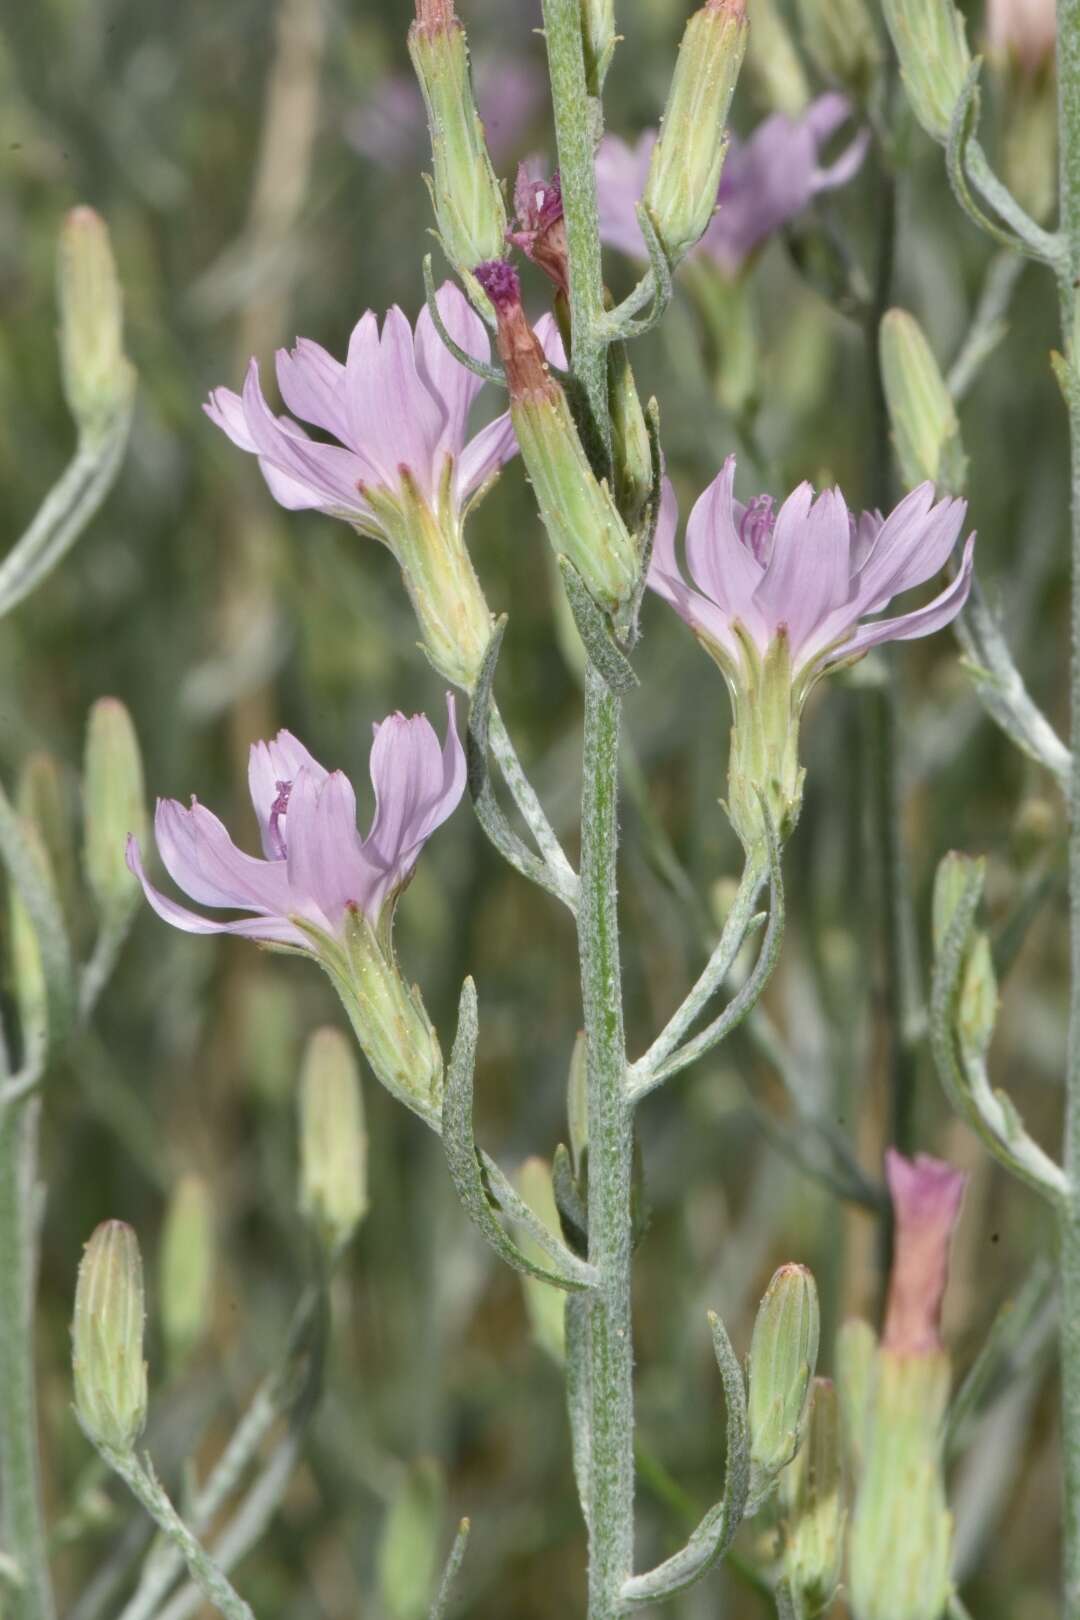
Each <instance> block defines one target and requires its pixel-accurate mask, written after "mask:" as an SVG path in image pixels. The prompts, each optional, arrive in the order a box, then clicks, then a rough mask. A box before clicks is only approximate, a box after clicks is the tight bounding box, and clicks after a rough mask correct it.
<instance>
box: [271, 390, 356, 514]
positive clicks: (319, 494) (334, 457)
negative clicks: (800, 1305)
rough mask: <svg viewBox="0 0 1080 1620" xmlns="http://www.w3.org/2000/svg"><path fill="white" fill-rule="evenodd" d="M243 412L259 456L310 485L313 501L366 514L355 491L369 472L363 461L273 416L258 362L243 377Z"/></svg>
mask: <svg viewBox="0 0 1080 1620" xmlns="http://www.w3.org/2000/svg"><path fill="white" fill-rule="evenodd" d="M244 415H245V420H246V422H247V426H248V430H249V432H250V434H251V437H252V439H253V440H254V442H255V446H256V449H257V450H258V452H259V455H260V456H262V457H264V458H265V459H266V461H268V462H269V463H270V464H271V465H272V466H273V467H274V468H275V469H276V470H277V471H278V472H280V473H283V474H285V475H286V476H287V477H288V478H289V479H291V480H294V481H295V482H296V483H297V484H300V485H303V486H304V487H305V488H307V489H309V490H310V491H311V494H312V496H313V497H314V499H313V502H312V504H313V505H314V504H317V505H318V506H319V507H320V508H321V509H323V510H328V511H331V512H335V513H338V514H339V515H342V516H349V515H353V514H361V513H363V511H364V510H365V508H364V507H363V506H362V503H361V501H360V497H359V492H358V489H357V484H358V482H359V480H360V479H361V478H362V477H363V474H364V471H365V469H364V466H363V463H362V462H361V461H360V460H359V458H358V457H357V456H355V455H354V454H353V453H352V451H351V450H343V449H341V448H340V447H339V446H338V445H336V444H316V443H315V442H314V440H312V439H309V438H308V437H307V435H306V434H304V433H302V432H301V430H300V429H299V428H298V427H296V426H295V424H289V425H286V424H285V423H283V422H281V421H280V420H279V419H278V418H277V417H275V416H274V414H273V412H272V411H271V410H270V407H269V406H268V405H267V403H266V400H265V399H264V398H263V393H262V389H261V388H260V386H259V366H258V362H257V361H255V360H252V362H251V364H250V365H249V367H248V373H247V377H246V378H245V380H244Z"/></svg>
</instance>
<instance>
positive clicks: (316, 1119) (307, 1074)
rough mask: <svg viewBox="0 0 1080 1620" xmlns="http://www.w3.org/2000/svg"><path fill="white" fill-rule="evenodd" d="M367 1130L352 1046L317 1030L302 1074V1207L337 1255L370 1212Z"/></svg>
mask: <svg viewBox="0 0 1080 1620" xmlns="http://www.w3.org/2000/svg"><path fill="white" fill-rule="evenodd" d="M367 1207H368V1202H367V1131H366V1129H365V1125H364V1104H363V1094H362V1092H361V1089H360V1076H359V1074H358V1073H357V1068H356V1063H355V1061H354V1059H353V1054H352V1047H351V1045H350V1044H349V1042H348V1041H347V1040H346V1038H345V1036H344V1035H342V1034H341V1032H340V1031H339V1030H336V1029H330V1028H327V1029H317V1030H316V1031H315V1033H314V1034H313V1035H312V1037H311V1039H310V1040H309V1041H308V1044H307V1051H306V1052H305V1054H304V1065H303V1069H302V1071H301V1075H300V1210H301V1213H302V1214H303V1215H304V1217H305V1219H306V1220H307V1221H308V1222H309V1223H310V1225H311V1227H312V1229H313V1231H314V1232H315V1234H316V1236H317V1237H318V1239H319V1241H320V1243H321V1244H322V1246H323V1249H324V1251H325V1253H326V1256H327V1258H328V1260H331V1261H332V1260H334V1259H335V1258H336V1257H337V1255H338V1254H340V1252H341V1250H342V1249H343V1248H344V1247H345V1245H346V1243H348V1241H349V1239H350V1238H351V1237H352V1235H353V1233H354V1232H355V1231H356V1228H357V1226H359V1224H360V1222H361V1220H363V1218H364V1215H365V1214H366V1213H367Z"/></svg>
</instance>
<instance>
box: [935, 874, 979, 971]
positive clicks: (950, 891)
mask: <svg viewBox="0 0 1080 1620" xmlns="http://www.w3.org/2000/svg"><path fill="white" fill-rule="evenodd" d="M985 869H986V862H985V861H984V860H982V859H976V858H975V857H974V856H971V855H965V854H964V853H963V851H962V850H958V849H951V850H950V851H949V853H948V854H947V855H943V856H942V858H941V860H940V861H939V862H938V869H937V873H936V874H935V877H934V902H933V913H932V932H933V941H934V953H935V955H936V954H938V953H939V952H940V951H941V949H942V947H943V945H944V944H945V936H946V934H947V933H948V932H949V928H950V926H951V924H952V920H953V918H954V916H955V915H956V908H957V906H958V905H959V904H960V901H961V900H962V899H963V897H964V893H965V891H966V889H967V887H968V885H969V884H970V883H972V882H974V881H975V880H976V878H981V877H982V874H983V872H984V871H985Z"/></svg>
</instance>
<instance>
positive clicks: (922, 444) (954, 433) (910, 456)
mask: <svg viewBox="0 0 1080 1620" xmlns="http://www.w3.org/2000/svg"><path fill="white" fill-rule="evenodd" d="M879 348H880V354H881V376H882V382H883V383H884V386H885V399H886V403H887V404H888V407H889V421H890V423H891V425H892V436H893V446H894V448H895V450H896V459H897V461H898V462H899V463H900V475H901V477H902V478H903V480H904V483H905V485H906V486H907V488H908V489H914V488H915V486H916V484H921V483H923V482H924V481H925V480H926V479H929V480H930V482H931V483H932V484H936V485H937V486H938V488H939V489H940V490H942V491H944V492H945V493H946V494H949V495H958V494H960V492H961V491H962V490H963V488H964V484H965V481H966V479H967V457H966V456H965V454H964V446H963V443H962V441H961V438H960V424H959V422H958V421H957V419H956V410H955V408H954V406H953V401H952V395H951V394H950V393H949V390H948V387H947V386H946V383H945V379H944V377H943V376H942V375H941V371H940V370H939V368H938V363H937V361H936V360H935V359H934V355H933V351H932V350H931V348H930V345H929V343H927V341H926V338H925V336H924V335H923V330H922V327H921V326H920V325H919V323H918V321H917V320H916V319H915V317H914V316H913V315H909V314H908V312H907V310H904V309H890V310H888V311H887V313H886V314H885V315H884V317H883V318H882V322H881V330H880V333H879Z"/></svg>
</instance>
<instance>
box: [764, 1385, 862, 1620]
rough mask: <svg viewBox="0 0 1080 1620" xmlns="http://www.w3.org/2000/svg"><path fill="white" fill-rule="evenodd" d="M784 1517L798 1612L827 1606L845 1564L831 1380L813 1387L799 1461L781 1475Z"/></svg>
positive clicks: (787, 1559)
mask: <svg viewBox="0 0 1080 1620" xmlns="http://www.w3.org/2000/svg"><path fill="white" fill-rule="evenodd" d="M780 1507H781V1511H782V1513H783V1517H784V1555H783V1558H784V1573H785V1575H786V1577H787V1579H788V1581H789V1582H790V1584H791V1586H792V1587H793V1588H794V1590H795V1591H796V1592H797V1593H798V1594H799V1598H800V1599H801V1603H800V1605H799V1612H801V1613H803V1614H805V1615H806V1616H807V1617H810V1616H812V1615H815V1614H820V1613H821V1611H822V1609H826V1608H828V1606H829V1604H830V1603H831V1602H832V1600H833V1598H834V1596H835V1595H836V1589H837V1587H838V1586H839V1585H840V1577H841V1574H842V1572H843V1565H844V1521H845V1519H846V1518H847V1511H846V1508H845V1505H844V1466H843V1455H842V1451H841V1446H840V1407H839V1402H838V1401H837V1397H836V1390H835V1388H834V1387H833V1384H832V1383H831V1381H830V1380H829V1379H827V1378H815V1379H814V1382H813V1384H812V1385H811V1389H810V1405H809V1409H808V1411H807V1416H806V1435H805V1438H804V1440H803V1443H802V1445H801V1446H800V1447H799V1450H798V1452H797V1453H796V1456H795V1460H794V1461H793V1462H792V1463H791V1464H790V1465H789V1466H788V1467H787V1468H785V1469H784V1471H783V1473H782V1474H781V1475H780Z"/></svg>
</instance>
